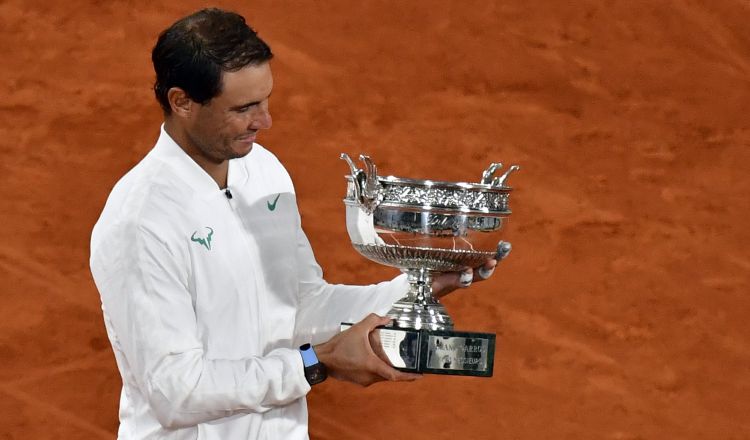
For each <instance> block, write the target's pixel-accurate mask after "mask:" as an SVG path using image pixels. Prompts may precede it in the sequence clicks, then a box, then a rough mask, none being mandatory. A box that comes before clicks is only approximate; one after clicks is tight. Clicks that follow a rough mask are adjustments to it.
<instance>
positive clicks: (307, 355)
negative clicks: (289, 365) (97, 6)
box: [299, 344, 318, 367]
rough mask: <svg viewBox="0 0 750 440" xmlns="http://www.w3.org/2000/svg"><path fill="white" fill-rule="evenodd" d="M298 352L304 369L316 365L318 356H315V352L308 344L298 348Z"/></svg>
mask: <svg viewBox="0 0 750 440" xmlns="http://www.w3.org/2000/svg"><path fill="white" fill-rule="evenodd" d="M299 352H300V353H302V364H303V365H304V366H305V367H310V366H313V365H315V364H317V363H318V356H316V355H315V350H313V348H312V347H311V346H310V344H305V345H303V346H302V347H300V348H299Z"/></svg>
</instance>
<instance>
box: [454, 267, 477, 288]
mask: <svg viewBox="0 0 750 440" xmlns="http://www.w3.org/2000/svg"><path fill="white" fill-rule="evenodd" d="M472 281H474V270H473V269H471V268H469V269H464V270H462V271H461V272H460V273H459V275H458V285H459V286H460V287H469V286H471V282H472Z"/></svg>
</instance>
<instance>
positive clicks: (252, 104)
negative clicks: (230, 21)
mask: <svg viewBox="0 0 750 440" xmlns="http://www.w3.org/2000/svg"><path fill="white" fill-rule="evenodd" d="M222 82H223V87H222V91H221V92H220V93H219V95H217V96H215V97H214V98H213V99H212V100H211V101H209V102H208V103H206V104H203V105H200V104H197V105H196V107H195V108H196V111H195V112H194V113H193V114H192V115H191V117H190V121H189V123H188V124H187V126H186V132H187V135H188V137H189V138H190V141H191V142H192V144H193V145H194V146H195V147H196V148H197V149H198V150H199V151H200V153H201V155H203V156H204V157H205V158H206V159H208V160H210V161H212V162H215V163H221V162H223V161H225V160H229V159H236V158H238V157H243V156H245V155H247V154H248V153H250V150H252V148H253V142H255V136H256V135H257V133H258V130H262V129H266V128H271V114H270V113H269V112H268V98H269V96H270V95H271V90H272V89H273V76H272V75H271V66H270V65H269V63H263V64H260V65H257V66H247V67H244V68H242V69H240V70H238V71H236V72H224V73H223V75H222Z"/></svg>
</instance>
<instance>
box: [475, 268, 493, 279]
mask: <svg viewBox="0 0 750 440" xmlns="http://www.w3.org/2000/svg"><path fill="white" fill-rule="evenodd" d="M493 272H495V266H492V269H487V268H486V267H484V266H482V267H480V268H479V271H478V273H479V276H480V277H481V278H482V279H483V280H486V279H487V278H489V277H491V276H492V273H493Z"/></svg>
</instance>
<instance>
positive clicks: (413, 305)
mask: <svg viewBox="0 0 750 440" xmlns="http://www.w3.org/2000/svg"><path fill="white" fill-rule="evenodd" d="M341 158H342V159H344V160H346V161H347V163H348V164H349V167H350V169H351V175H348V176H346V179H347V181H348V186H347V192H346V198H345V199H344V204H345V205H346V227H347V231H348V233H349V238H350V239H351V242H352V245H353V246H354V248H355V249H356V250H357V251H358V252H359V253H360V254H362V255H363V256H364V257H366V258H368V259H370V260H372V261H375V262H377V263H380V264H384V265H388V266H393V267H397V268H399V269H401V270H402V271H404V272H405V273H406V274H407V275H408V279H409V284H410V288H409V292H408V294H407V295H406V296H405V297H404V298H402V299H400V300H399V301H397V302H396V303H395V304H394V305H393V307H392V308H391V310H390V311H389V312H388V317H390V318H392V319H393V324H392V326H389V327H384V328H381V329H379V332H378V334H377V335H376V341H375V342H376V344H375V345H377V346H379V347H380V350H379V351H380V353H379V354H380V356H381V357H384V358H387V359H388V360H389V361H390V363H391V365H393V366H394V368H397V369H400V370H404V371H411V372H420V373H433V374H451V375H468V376H492V371H493V365H494V354H495V335H494V334H492V333H477V332H466V331H456V330H454V329H453V319H452V318H451V317H450V315H449V314H448V312H447V311H446V310H445V307H444V306H443V305H442V304H441V303H440V302H439V301H438V300H437V299H436V298H434V297H433V296H432V279H433V277H434V276H435V275H436V274H439V273H441V272H452V271H461V270H464V269H466V268H476V267H479V266H481V265H483V264H484V263H485V262H486V261H487V260H489V259H491V258H494V257H495V255H496V254H497V252H498V247H499V244H498V240H499V238H500V237H499V233H500V231H501V230H502V228H503V226H504V223H505V222H506V220H507V218H508V216H509V215H510V213H511V211H510V209H509V207H508V198H509V195H510V192H511V190H512V188H510V187H509V186H506V185H505V182H506V180H507V178H508V176H509V175H510V173H512V172H513V171H515V170H518V169H519V167H518V166H517V165H513V166H511V167H509V168H508V169H507V170H506V171H505V172H504V173H503V174H502V175H499V176H497V177H495V173H496V172H497V171H498V170H499V169H500V168H501V167H502V164H499V163H492V164H491V165H490V166H489V167H488V168H487V169H486V170H485V171H484V172H483V173H482V178H481V181H480V182H479V183H464V182H439V181H432V180H416V179H405V178H398V177H393V176H387V177H382V176H378V174H377V168H376V167H375V164H374V163H373V161H372V160H370V158H369V157H367V156H360V159H361V160H362V163H363V164H364V168H363V169H360V168H357V166H356V165H355V164H354V162H353V161H352V160H351V159H350V158H349V156H348V155H346V154H342V155H341ZM501 243H503V242H501ZM348 326H350V324H346V323H342V330H343V329H345V328H347V327H348Z"/></svg>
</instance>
